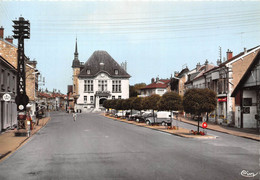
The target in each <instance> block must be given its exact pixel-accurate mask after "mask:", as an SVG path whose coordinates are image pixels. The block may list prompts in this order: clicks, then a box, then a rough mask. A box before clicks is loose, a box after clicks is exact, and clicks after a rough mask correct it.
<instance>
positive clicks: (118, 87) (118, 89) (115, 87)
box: [112, 80, 121, 93]
mask: <svg viewBox="0 0 260 180" xmlns="http://www.w3.org/2000/svg"><path fill="white" fill-rule="evenodd" d="M112 91H113V92H117V93H118V92H121V81H120V80H114V81H112Z"/></svg>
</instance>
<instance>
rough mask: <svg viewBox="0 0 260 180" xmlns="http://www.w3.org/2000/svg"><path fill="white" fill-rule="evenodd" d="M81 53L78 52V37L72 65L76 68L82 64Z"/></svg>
mask: <svg viewBox="0 0 260 180" xmlns="http://www.w3.org/2000/svg"><path fill="white" fill-rule="evenodd" d="M78 56H79V53H78V43H77V38H76V44H75V52H74V60H73V62H72V67H73V68H76V67H79V66H80V61H79V59H78Z"/></svg>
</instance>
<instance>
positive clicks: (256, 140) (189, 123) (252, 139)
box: [180, 120, 260, 142]
mask: <svg viewBox="0 0 260 180" xmlns="http://www.w3.org/2000/svg"><path fill="white" fill-rule="evenodd" d="M180 122H183V123H186V124H190V125H193V126H196V125H195V124H193V123H191V122H186V121H182V120H180ZM200 127H201V125H200ZM201 128H202V127H201ZM207 129H209V130H212V131H216V132H221V133H225V134H229V135H233V136H237V137H242V138H245V139H250V140H254V141H258V142H260V140H258V139H255V138H251V137H247V136H243V135H235V134H232V133H229V132H225V131H221V130H217V129H212V128H209V127H207Z"/></svg>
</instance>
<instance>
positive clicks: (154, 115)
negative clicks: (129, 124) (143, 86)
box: [108, 110, 174, 126]
mask: <svg viewBox="0 0 260 180" xmlns="http://www.w3.org/2000/svg"><path fill="white" fill-rule="evenodd" d="M108 114H110V116H113V117H116V118H125V119H127V120H129V121H136V122H138V123H146V124H147V125H154V124H161V125H163V126H167V125H168V126H170V125H171V122H172V118H173V115H174V112H169V111H154V112H153V111H137V110H132V111H131V110H128V111H118V112H116V110H110V111H109V112H108Z"/></svg>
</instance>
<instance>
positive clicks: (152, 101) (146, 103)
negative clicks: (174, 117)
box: [142, 94, 161, 118]
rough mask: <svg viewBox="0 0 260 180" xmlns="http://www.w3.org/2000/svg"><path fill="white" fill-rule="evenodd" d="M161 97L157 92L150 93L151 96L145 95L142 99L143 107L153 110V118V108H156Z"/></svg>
mask: <svg viewBox="0 0 260 180" xmlns="http://www.w3.org/2000/svg"><path fill="white" fill-rule="evenodd" d="M160 99H161V96H159V95H158V94H152V95H151V96H148V97H145V98H144V99H143V102H142V103H143V108H144V109H152V110H153V118H154V110H158V106H157V103H158V102H159V100H160Z"/></svg>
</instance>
